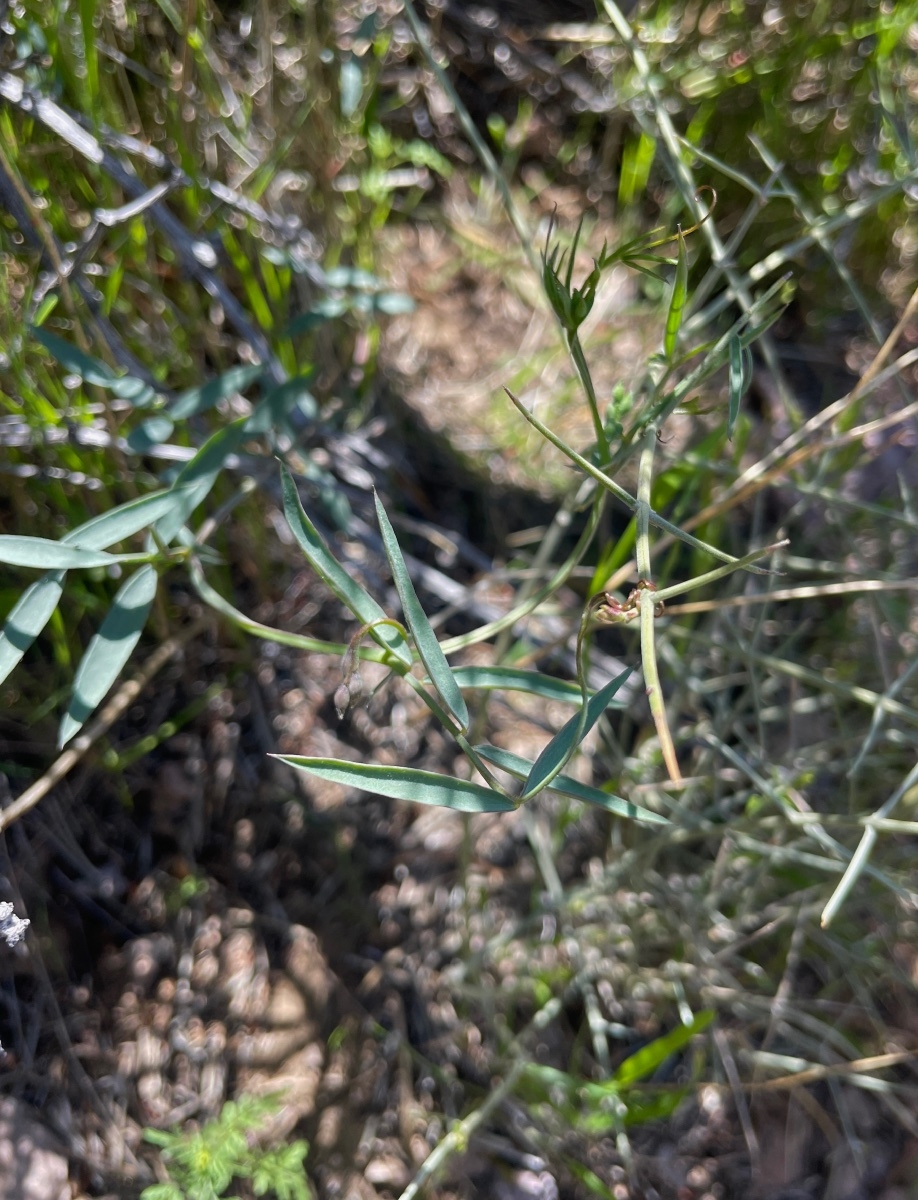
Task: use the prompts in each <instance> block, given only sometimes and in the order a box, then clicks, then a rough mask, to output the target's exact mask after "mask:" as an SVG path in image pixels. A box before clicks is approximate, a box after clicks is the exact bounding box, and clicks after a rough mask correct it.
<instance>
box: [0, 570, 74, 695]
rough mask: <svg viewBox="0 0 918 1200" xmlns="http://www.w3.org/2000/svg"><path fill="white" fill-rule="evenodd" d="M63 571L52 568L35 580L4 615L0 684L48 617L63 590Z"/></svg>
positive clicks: (0, 644) (0, 643)
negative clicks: (7, 613)
mask: <svg viewBox="0 0 918 1200" xmlns="http://www.w3.org/2000/svg"><path fill="white" fill-rule="evenodd" d="M64 574H65V573H64V572H63V571H53V572H49V573H48V574H47V575H43V576H42V577H41V579H38V580H36V581H35V583H33V584H32V585H31V587H27V588H26V590H25V591H24V592H23V593H22V595H21V596H20V597H19V600H18V601H17V602H16V604H15V605H14V607H13V609H12V611H11V612H10V614H9V616H8V617H7V618H6V621H5V622H4V625H3V632H2V633H0V683H2V682H3V680H4V679H6V677H7V676H8V675H9V673H10V671H12V670H13V668H14V667H15V666H16V665H17V663H18V662H19V660H20V659H21V658H22V656H23V654H25V652H26V650H28V648H29V646H31V645H32V643H33V642H34V641H35V639H36V638H37V637H38V635H39V634H40V633H41V631H42V630H43V629H44V627H45V626H46V625H47V623H48V621H49V620H50V619H51V614H52V613H53V612H54V610H55V609H56V608H57V606H58V602H59V601H60V598H61V595H62V594H63V591H64V586H63V584H64Z"/></svg>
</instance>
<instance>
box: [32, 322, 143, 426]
mask: <svg viewBox="0 0 918 1200" xmlns="http://www.w3.org/2000/svg"><path fill="white" fill-rule="evenodd" d="M31 329H32V336H33V337H34V338H35V340H36V341H37V342H40V343H41V344H42V345H43V346H44V348H45V349H46V350H47V351H48V352H49V354H53V355H54V357H55V358H56V359H57V361H58V362H59V363H60V364H61V366H62V367H64V369H65V370H67V371H72V372H73V373H74V375H79V376H80V377H81V379H83V380H84V381H85V382H86V383H91V384H94V385H95V386H96V387H102V388H108V390H109V391H110V392H113V393H114V394H115V395H116V396H118V397H119V398H120V399H122V400H130V402H131V403H132V404H134V405H136V406H137V407H138V408H142V407H144V405H146V404H149V403H150V402H151V401H152V400H153V399H154V398H155V396H156V393H155V392H154V390H153V389H152V388H151V387H150V386H149V384H146V383H144V381H143V380H142V379H135V378H134V376H133V375H117V374H116V373H115V372H114V371H113V370H112V368H111V367H110V366H109V365H108V363H104V362H103V361H102V360H101V359H100V358H94V357H93V356H92V355H91V354H84V353H83V351H82V350H79V349H78V348H77V347H76V346H73V345H71V344H70V342H65V341H64V339H63V338H59V337H58V336H57V335H56V334H54V333H51V332H50V331H49V330H47V329H40V328H39V327H38V326H37V325H32V327H31Z"/></svg>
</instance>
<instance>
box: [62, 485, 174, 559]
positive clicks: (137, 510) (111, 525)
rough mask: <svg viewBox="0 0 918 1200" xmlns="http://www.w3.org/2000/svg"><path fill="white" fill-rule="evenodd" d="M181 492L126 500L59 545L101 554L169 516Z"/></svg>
mask: <svg viewBox="0 0 918 1200" xmlns="http://www.w3.org/2000/svg"><path fill="white" fill-rule="evenodd" d="M181 498H182V489H181V488H180V487H178V486H176V487H174V488H168V489H167V490H165V491H161V492H151V493H150V494H149V495H148V496H141V497H140V499H139V500H129V501H128V503H127V504H120V505H119V506H118V507H117V508H111V509H109V511H108V512H106V513H102V514H101V515H100V516H98V517H93V518H92V519H91V520H89V521H86V522H85V524H83V525H78V526H77V527H76V529H71V530H70V532H69V533H65V534H64V536H63V537H62V538H61V541H62V542H70V543H73V544H74V545H77V546H83V547H85V548H86V549H87V550H104V549H105V548H106V547H107V546H114V545H115V543H116V542H123V541H124V539H125V538H129V537H132V536H133V535H134V534H135V533H139V532H140V530H141V529H146V528H147V526H148V525H152V524H153V522H154V521H158V520H159V518H160V517H162V516H164V515H165V514H166V513H168V512H170V511H171V510H172V509H173V508H175V506H176V505H177V504H178V503H179V502H180V501H181Z"/></svg>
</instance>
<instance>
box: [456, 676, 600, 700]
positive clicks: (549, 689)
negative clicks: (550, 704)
mask: <svg viewBox="0 0 918 1200" xmlns="http://www.w3.org/2000/svg"><path fill="white" fill-rule="evenodd" d="M452 671H453V679H455V681H456V683H457V685H458V686H459V687H461V688H478V689H480V690H482V691H503V692H527V693H528V694H529V695H532V696H541V697H542V699H543V700H561V701H564V702H566V703H568V704H579V703H580V701H581V699H582V696H583V693H582V692H581V691H580V685H579V684H578V683H571V682H570V681H569V680H567V679H555V678H554V677H553V676H551V675H540V674H539V672H538V671H523V670H521V669H520V668H518V667H453V668H452Z"/></svg>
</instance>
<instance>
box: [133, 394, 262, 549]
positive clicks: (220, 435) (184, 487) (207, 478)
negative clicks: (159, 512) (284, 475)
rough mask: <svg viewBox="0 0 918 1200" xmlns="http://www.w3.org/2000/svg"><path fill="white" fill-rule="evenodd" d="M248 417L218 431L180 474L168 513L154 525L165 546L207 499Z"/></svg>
mask: <svg viewBox="0 0 918 1200" xmlns="http://www.w3.org/2000/svg"><path fill="white" fill-rule="evenodd" d="M247 420H248V418H247V417H240V418H239V420H238V421H233V423H232V424H231V425H225V426H224V427H223V428H222V429H218V430H217V432H216V433H215V434H213V436H212V437H209V438H208V439H207V441H206V442H205V443H204V445H203V446H202V447H201V449H200V450H199V451H198V452H197V454H196V455H195V456H194V458H193V459H191V461H190V462H188V463H186V464H185V466H184V467H183V468H182V470H181V471H180V472H179V475H178V477H177V478H176V481H175V483H174V484H173V485H172V491H173V492H174V493H175V495H176V503H175V506H174V508H173V509H172V511H171V512H168V513H167V514H166V515H165V516H164V517H160V519H159V520H158V521H157V522H156V532H157V534H158V535H159V537H160V538H161V539H162V540H163V541H164V542H165V543H166V545H168V544H169V543H170V542H171V541H172V539H173V538H174V537H175V535H176V534H177V533H178V531H179V530H180V529H181V528H182V526H183V525H184V524H185V522H186V521H187V520H188V518H189V517H190V516H191V514H192V513H193V512H194V510H195V509H196V508H197V507H198V505H199V504H200V503H201V502H202V501H203V500H205V499H206V497H207V494H208V492H209V491H210V490H211V488H212V487H213V486H214V484H215V483H216V481H217V476H218V475H219V474H220V472H221V471H222V470H223V465H224V463H225V462H226V460H227V458H229V456H230V455H231V454H232V453H233V452H234V451H235V450H236V448H237V447H238V446H239V444H240V443H241V442H242V441H243V440H244V439H245V437H246V436H247V433H246V428H245V425H246V421H247Z"/></svg>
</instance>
